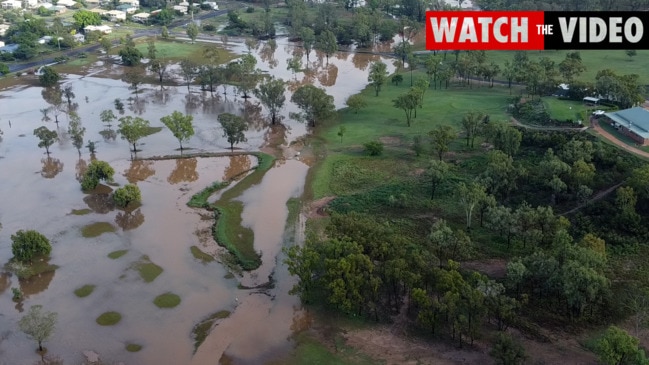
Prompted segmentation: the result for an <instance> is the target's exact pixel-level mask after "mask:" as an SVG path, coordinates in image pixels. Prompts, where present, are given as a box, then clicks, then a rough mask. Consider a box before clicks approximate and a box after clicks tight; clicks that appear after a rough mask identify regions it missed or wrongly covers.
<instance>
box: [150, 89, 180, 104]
mask: <svg viewBox="0 0 649 365" xmlns="http://www.w3.org/2000/svg"><path fill="white" fill-rule="evenodd" d="M173 90H176V89H173ZM150 100H151V102H152V103H153V104H157V105H167V103H168V102H169V101H170V100H171V92H170V90H169V89H155V91H153V93H151V97H150Z"/></svg>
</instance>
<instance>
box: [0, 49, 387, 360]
mask: <svg viewBox="0 0 649 365" xmlns="http://www.w3.org/2000/svg"><path fill="white" fill-rule="evenodd" d="M278 43H279V45H278V47H277V49H276V50H275V52H273V53H271V52H270V50H269V49H267V48H264V47H266V46H265V45H264V44H263V43H262V44H260V47H259V48H258V49H257V50H255V51H253V53H254V54H255V55H256V56H257V58H258V64H257V67H258V68H260V69H262V70H264V71H266V72H268V73H270V74H272V75H274V76H276V77H279V78H283V79H284V80H287V81H289V84H290V88H291V89H295V87H297V85H301V84H305V83H313V84H314V85H317V86H324V87H325V88H326V89H327V91H328V93H329V94H331V95H333V96H334V99H335V104H336V106H337V107H339V108H340V107H343V106H344V102H345V99H346V98H347V97H348V96H349V95H351V94H353V93H355V92H358V91H359V90H360V89H362V88H363V87H364V86H365V85H366V83H367V73H368V65H369V64H370V62H372V61H374V60H378V59H380V58H378V57H377V56H372V55H359V54H346V55H344V56H343V55H341V56H339V57H331V58H330V59H329V62H328V63H327V60H326V58H325V57H323V56H322V55H321V54H319V53H317V52H312V53H311V55H310V63H309V70H308V71H305V72H299V73H296V74H292V73H291V71H289V70H287V68H286V66H287V61H288V60H289V59H290V58H291V57H293V53H294V52H295V47H294V46H293V45H291V44H290V43H289V42H287V41H286V40H281V39H280V40H278ZM230 47H232V49H233V50H234V51H235V52H239V53H242V52H245V51H246V50H245V47H244V46H243V45H241V44H230ZM384 61H385V62H386V63H387V64H388V65H389V69H390V71H391V70H393V66H392V62H391V61H390V60H384ZM103 67H104V66H103V64H102V62H101V61H100V62H98V63H97V64H95V65H91V66H90V67H88V68H87V70H85V71H86V72H85V73H84V75H74V74H70V75H65V78H64V81H63V83H64V84H69V85H72V87H73V90H74V93H75V94H76V99H75V102H76V103H78V108H77V113H78V114H79V115H80V117H81V121H82V123H83V126H84V127H85V128H86V130H87V131H86V140H91V141H95V142H96V147H97V152H96V154H95V155H94V156H90V155H89V153H88V150H87V149H86V148H84V149H83V150H82V153H81V156H79V154H78V152H77V150H76V149H75V148H74V147H73V146H72V144H71V141H70V138H69V136H67V133H66V130H67V126H68V118H67V116H66V115H64V114H62V115H60V116H59V120H60V123H59V125H58V127H57V125H56V124H54V123H53V122H47V123H45V122H42V121H41V118H42V114H41V112H40V111H39V110H40V109H42V108H46V107H47V106H48V104H47V103H46V102H45V101H44V100H43V97H42V95H41V91H42V89H41V88H40V87H33V86H29V87H27V86H24V85H18V86H12V87H9V88H6V89H3V90H0V129H2V130H3V132H4V136H3V140H2V142H0V223H1V224H2V229H1V230H0V265H1V264H4V263H6V262H7V261H8V260H9V259H10V258H11V257H12V256H13V255H12V253H11V244H10V242H11V240H10V236H11V234H13V233H14V232H16V231H17V230H19V229H37V230H38V231H40V232H42V233H43V234H45V235H46V236H47V237H49V238H50V240H51V241H52V244H53V252H52V257H51V260H50V264H52V265H56V267H57V268H56V269H55V270H54V271H49V272H46V273H43V274H41V275H40V276H39V277H37V278H33V279H32V280H27V281H25V280H18V278H17V277H16V276H15V275H13V276H12V275H7V274H6V273H3V272H2V271H3V270H0V364H10V365H22V364H32V363H34V362H35V361H36V360H37V359H38V356H37V355H36V354H35V353H34V349H35V343H34V342H33V341H31V340H29V339H28V338H27V337H26V336H25V335H24V334H23V333H21V332H20V331H19V329H18V326H17V322H18V320H19V319H20V317H21V316H22V315H23V314H24V312H22V313H21V312H20V311H19V309H24V310H26V309H28V308H29V306H31V305H35V304H42V305H43V306H44V307H45V309H46V310H48V311H54V312H57V313H58V325H57V328H56V332H55V334H54V336H52V338H51V339H50V340H49V341H47V342H46V347H47V348H48V349H49V353H50V354H56V355H59V356H61V357H62V358H63V359H64V360H65V361H66V363H79V362H80V361H81V360H82V355H81V353H82V351H84V350H93V351H96V352H97V353H99V354H100V356H101V357H102V358H103V359H104V360H108V361H122V362H124V363H125V364H127V365H128V364H143V365H146V364H196V365H202V364H214V363H216V361H218V359H220V358H223V359H226V358H227V359H228V360H229V361H230V362H231V363H239V364H260V363H263V362H264V360H273V359H274V358H277V357H280V356H283V355H285V354H286V353H287V352H288V351H290V349H291V346H292V341H291V335H292V334H293V333H294V332H296V331H299V330H301V329H302V328H301V327H303V326H296V325H295V323H302V322H304V318H305V316H308V315H307V314H306V312H304V311H303V310H302V309H301V307H300V305H299V300H298V298H296V297H294V296H290V295H288V290H289V289H290V288H291V286H292V285H293V279H292V278H291V277H290V275H288V273H287V271H286V268H285V267H284V265H282V264H281V262H282V260H283V256H282V253H281V248H282V247H283V246H284V245H286V244H290V243H292V242H299V241H300V240H301V237H302V236H303V235H302V229H303V228H302V227H303V223H304V217H302V216H300V218H299V219H298V221H297V222H294V226H290V227H286V220H287V217H288V210H287V207H286V202H287V201H288V200H289V199H290V198H292V197H295V198H299V197H300V196H301V195H302V192H303V188H304V182H305V177H306V174H307V171H308V166H307V165H306V164H304V163H303V162H302V161H300V157H299V156H297V154H295V153H290V150H289V152H288V153H286V146H288V145H289V144H290V143H291V142H293V141H295V140H296V139H298V138H300V137H302V136H304V135H305V134H306V133H307V132H308V131H307V127H306V126H305V125H304V124H302V123H300V122H297V121H295V120H292V119H291V118H289V113H290V112H295V111H297V109H296V107H295V106H294V105H293V104H292V103H290V102H288V100H289V99H290V95H291V94H290V91H287V105H286V107H285V108H284V110H283V111H282V117H283V119H282V120H283V124H284V125H285V126H286V128H283V129H282V133H281V134H282V135H281V136H280V137H278V136H277V133H276V131H277V128H273V132H271V131H270V128H269V126H268V117H267V112H266V110H265V109H264V108H262V107H260V106H259V105H258V103H257V101H256V100H255V99H254V98H251V99H248V100H246V101H244V100H243V99H242V98H241V97H240V96H238V95H236V94H235V90H234V88H232V87H229V86H226V87H225V88H223V87H219V88H218V93H215V94H214V95H212V94H210V93H209V92H201V91H200V90H199V89H198V87H196V86H192V87H191V88H190V92H188V90H187V87H185V86H178V87H166V88H165V89H160V87H158V86H156V85H144V86H143V87H142V91H141V92H140V94H139V96H138V98H137V101H132V102H128V101H127V99H128V98H129V96H131V95H132V94H131V91H129V90H128V85H126V84H125V83H123V82H122V81H120V80H116V79H112V78H104V77H97V76H98V75H99V74H101V73H102V70H103ZM110 67H111V72H114V73H115V74H119V73H120V72H122V71H123V70H121V68H119V67H115V66H110ZM23 77H30V76H23ZM26 81H27V80H26ZM224 89H225V90H226V91H227V95H223V94H222V92H223V91H224ZM86 98H87V101H86ZM116 98H121V99H122V100H123V101H124V102H125V104H126V111H125V113H124V114H123V115H132V116H135V115H139V116H142V117H143V118H145V119H147V120H149V121H150V122H151V125H152V126H154V127H159V126H162V124H161V122H160V118H161V117H162V116H165V115H168V114H171V112H172V111H174V110H179V111H182V112H185V113H190V114H192V115H193V116H194V123H195V130H196V135H195V136H194V137H192V139H191V140H190V141H189V142H188V143H185V144H184V145H185V146H187V147H188V148H189V149H187V150H185V151H184V152H185V153H196V152H226V151H228V148H229V145H228V143H227V141H226V140H225V139H224V138H223V137H222V130H221V128H220V126H219V123H218V122H217V116H218V114H219V113H223V112H230V113H237V114H245V115H247V116H248V119H249V120H250V121H251V122H250V123H251V126H250V127H251V128H250V130H249V131H248V132H247V133H246V136H247V138H248V141H247V142H246V143H242V144H239V145H237V146H236V147H237V150H239V151H244V152H245V151H258V150H259V149H260V148H262V147H263V148H265V150H268V148H269V147H268V145H274V146H271V147H272V148H276V149H278V150H279V148H283V150H284V153H283V156H285V157H288V158H286V159H284V158H283V159H280V160H278V162H277V163H276V164H275V166H274V167H273V168H272V169H271V170H269V171H268V172H267V173H266V174H265V176H264V178H263V179H262V180H261V181H260V182H259V183H258V184H256V185H252V186H251V187H249V188H248V189H247V190H246V191H245V192H244V193H243V194H241V196H240V197H238V198H236V200H239V201H241V202H242V203H243V204H244V208H243V212H242V224H243V225H245V226H247V227H249V228H250V229H251V230H252V231H253V232H254V234H255V241H254V244H255V249H256V250H258V251H261V252H262V266H261V267H260V268H259V269H257V270H255V271H253V272H250V273H244V274H243V276H235V277H234V278H228V277H229V276H228V275H227V274H228V272H229V271H228V270H227V269H226V268H225V267H224V266H223V265H221V264H220V263H219V262H212V263H209V264H203V263H201V262H199V261H197V260H196V259H195V258H194V257H193V256H192V254H191V252H190V247H191V246H197V247H199V248H201V250H203V251H204V252H207V253H210V254H217V253H218V252H219V250H220V248H219V247H218V246H216V245H215V244H214V242H213V240H211V239H210V237H209V235H207V236H206V235H205V234H200V232H203V233H204V232H207V231H208V230H209V227H210V225H211V220H209V219H205V213H206V212H205V211H202V210H195V209H191V208H188V207H187V206H186V203H187V201H188V200H189V199H190V197H191V196H192V195H193V194H194V193H196V192H198V191H200V190H201V189H203V188H204V187H206V186H208V185H210V184H212V183H213V182H215V181H222V180H225V179H229V178H231V177H233V176H236V175H238V174H239V173H240V172H241V171H245V170H248V169H249V168H251V167H253V166H254V165H255V164H256V163H257V161H256V158H254V157H248V156H229V157H213V158H187V159H180V160H178V159H175V160H162V161H137V160H136V161H132V160H131V159H132V152H130V150H129V146H128V144H127V143H126V142H125V141H123V140H121V139H120V138H119V136H116V135H115V133H114V130H115V128H116V125H115V124H114V125H113V126H112V129H111V130H109V131H104V130H105V127H104V126H103V125H102V123H101V121H100V120H99V114H100V113H101V111H102V110H105V109H114V106H113V101H114V100H115V99H116ZM118 116H122V115H118ZM9 121H11V127H9ZM41 125H46V126H47V127H48V128H50V129H55V130H57V131H58V133H59V135H60V137H61V138H60V139H59V141H58V142H56V143H54V145H52V146H51V148H50V150H51V152H52V153H51V154H50V156H47V155H46V154H45V153H44V152H45V151H44V150H43V149H39V148H38V147H37V144H38V141H37V139H36V137H34V136H33V133H32V131H33V130H34V129H35V128H37V127H39V126H41ZM102 131H104V132H103V133H100V132H102ZM271 139H272V141H271ZM271 142H272V143H271ZM278 143H279V144H280V145H279V146H277V144H278ZM178 147H179V145H178V142H177V140H176V139H175V138H174V137H173V135H172V134H171V133H170V132H169V131H168V130H166V129H163V130H162V131H160V132H158V133H156V134H153V135H151V136H148V137H145V138H143V139H142V140H141V141H140V143H139V144H138V149H139V150H140V151H139V152H138V153H137V156H139V157H151V156H162V155H170V154H179V153H180V151H178V150H177V149H178ZM278 155H282V153H278ZM93 158H96V159H99V160H104V161H107V162H109V163H110V164H111V166H113V168H114V169H115V172H116V174H115V182H116V183H117V184H119V185H123V184H126V183H129V182H130V183H136V184H138V186H140V188H141V190H142V198H143V204H142V205H141V206H140V207H137V208H136V209H132V210H130V211H124V210H120V209H117V208H116V207H115V205H114V204H113V203H112V202H111V200H110V198H109V196H110V195H109V193H110V191H111V189H114V188H115V186H102V187H101V188H99V189H98V190H97V191H95V192H94V193H93V194H84V193H83V192H81V190H80V186H79V183H78V181H77V179H78V178H79V176H80V175H81V174H82V173H83V171H84V169H85V168H86V166H87V164H88V163H89V162H90V161H91V159H93ZM88 209H89V210H90V211H89V212H87V211H85V212H87V214H73V213H72V212H73V211H77V212H79V211H84V210H88ZM101 222H104V223H107V224H110V225H112V226H113V227H114V228H115V229H114V231H111V230H105V231H102V232H100V233H101V234H99V235H97V236H96V237H89V238H84V237H83V236H82V229H83V228H84V227H88V226H91V227H92V225H93V224H95V225H96V224H98V223H101ZM117 250H128V252H127V253H126V255H124V256H122V257H120V258H118V259H114V260H113V259H110V258H108V256H107V255H108V254H109V253H111V252H113V251H117ZM143 256H148V258H149V259H150V261H151V262H153V263H155V264H156V265H158V266H160V267H161V268H162V269H163V270H164V271H163V272H162V274H160V275H159V276H158V277H157V278H156V279H155V280H154V281H153V282H151V283H145V282H144V281H143V280H142V279H141V278H140V276H139V274H138V272H137V270H135V269H134V267H133V265H134V264H135V263H137V262H138V261H140V260H141V259H142V257H143ZM271 274H272V275H273V278H274V280H275V287H274V288H272V289H265V290H261V289H252V290H245V289H238V285H239V284H241V285H244V286H247V287H253V286H256V285H260V284H263V283H265V282H267V281H268V277H269V276H270V275H271ZM88 284H90V285H96V289H95V290H94V292H93V293H92V294H91V295H89V296H88V297H85V298H78V297H77V296H76V295H75V294H74V290H75V289H77V288H79V287H82V286H84V285H88ZM12 287H16V288H17V287H20V288H22V290H23V291H24V292H25V293H26V294H28V296H27V297H26V298H25V300H24V301H23V302H22V303H21V304H20V305H17V304H16V303H14V302H13V301H12V293H11V289H10V288H12ZM165 292H173V293H176V294H178V295H179V296H180V297H181V299H182V302H181V304H180V305H179V306H178V307H176V308H173V309H159V308H157V307H156V306H155V305H154V304H153V299H154V298H155V297H156V296H158V295H160V294H163V293H165ZM219 310H229V311H232V315H231V316H230V317H229V318H227V319H224V320H222V321H221V322H219V324H218V326H217V327H215V328H214V330H213V331H212V333H211V335H209V336H208V337H207V339H206V340H205V342H204V344H203V345H202V346H200V347H199V349H198V351H197V352H196V354H193V341H192V339H191V336H190V335H191V331H192V328H193V326H194V324H195V323H197V322H199V321H200V320H201V319H203V318H205V317H207V316H209V315H210V314H211V313H214V312H217V311H219ZM107 311H117V312H119V313H121V314H122V316H123V318H122V321H121V322H120V323H118V324H117V325H115V326H107V327H102V326H99V325H97V324H96V322H95V320H96V318H97V317H98V316H99V315H100V314H101V313H103V312H107ZM307 322H308V321H307ZM128 343H136V344H140V345H142V346H143V348H142V350H141V351H140V352H137V353H130V352H127V351H126V350H125V345H126V344H128Z"/></svg>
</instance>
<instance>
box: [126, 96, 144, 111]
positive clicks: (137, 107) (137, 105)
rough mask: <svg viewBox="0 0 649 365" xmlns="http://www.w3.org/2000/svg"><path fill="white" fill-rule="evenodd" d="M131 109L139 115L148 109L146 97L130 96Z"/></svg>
mask: <svg viewBox="0 0 649 365" xmlns="http://www.w3.org/2000/svg"><path fill="white" fill-rule="evenodd" d="M128 108H129V110H130V111H132V112H133V113H135V114H137V115H142V114H144V112H145V111H146V100H144V98H141V99H140V98H135V99H133V98H129V107H128Z"/></svg>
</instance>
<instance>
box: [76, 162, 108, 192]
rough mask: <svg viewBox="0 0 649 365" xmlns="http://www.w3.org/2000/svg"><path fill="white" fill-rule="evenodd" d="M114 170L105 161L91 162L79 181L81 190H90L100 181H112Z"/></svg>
mask: <svg viewBox="0 0 649 365" xmlns="http://www.w3.org/2000/svg"><path fill="white" fill-rule="evenodd" d="M113 175H115V170H114V169H113V168H112V167H111V166H110V165H109V164H108V162H105V161H99V160H93V161H91V162H90V164H89V165H88V168H87V169H86V172H85V173H84V174H83V178H82V179H81V188H82V189H83V190H85V191H88V190H92V189H94V188H96V187H97V185H99V182H100V181H102V180H103V181H107V182H111V181H113Z"/></svg>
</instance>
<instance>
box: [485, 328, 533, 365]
mask: <svg viewBox="0 0 649 365" xmlns="http://www.w3.org/2000/svg"><path fill="white" fill-rule="evenodd" d="M489 355H491V357H493V358H494V360H496V364H498V365H523V364H524V363H525V361H526V360H527V356H526V355H525V349H524V348H523V345H521V344H520V342H518V341H516V340H514V339H513V338H512V337H511V335H508V334H506V333H499V334H498V338H497V339H496V343H494V346H493V347H492V348H491V351H490V352H489Z"/></svg>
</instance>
